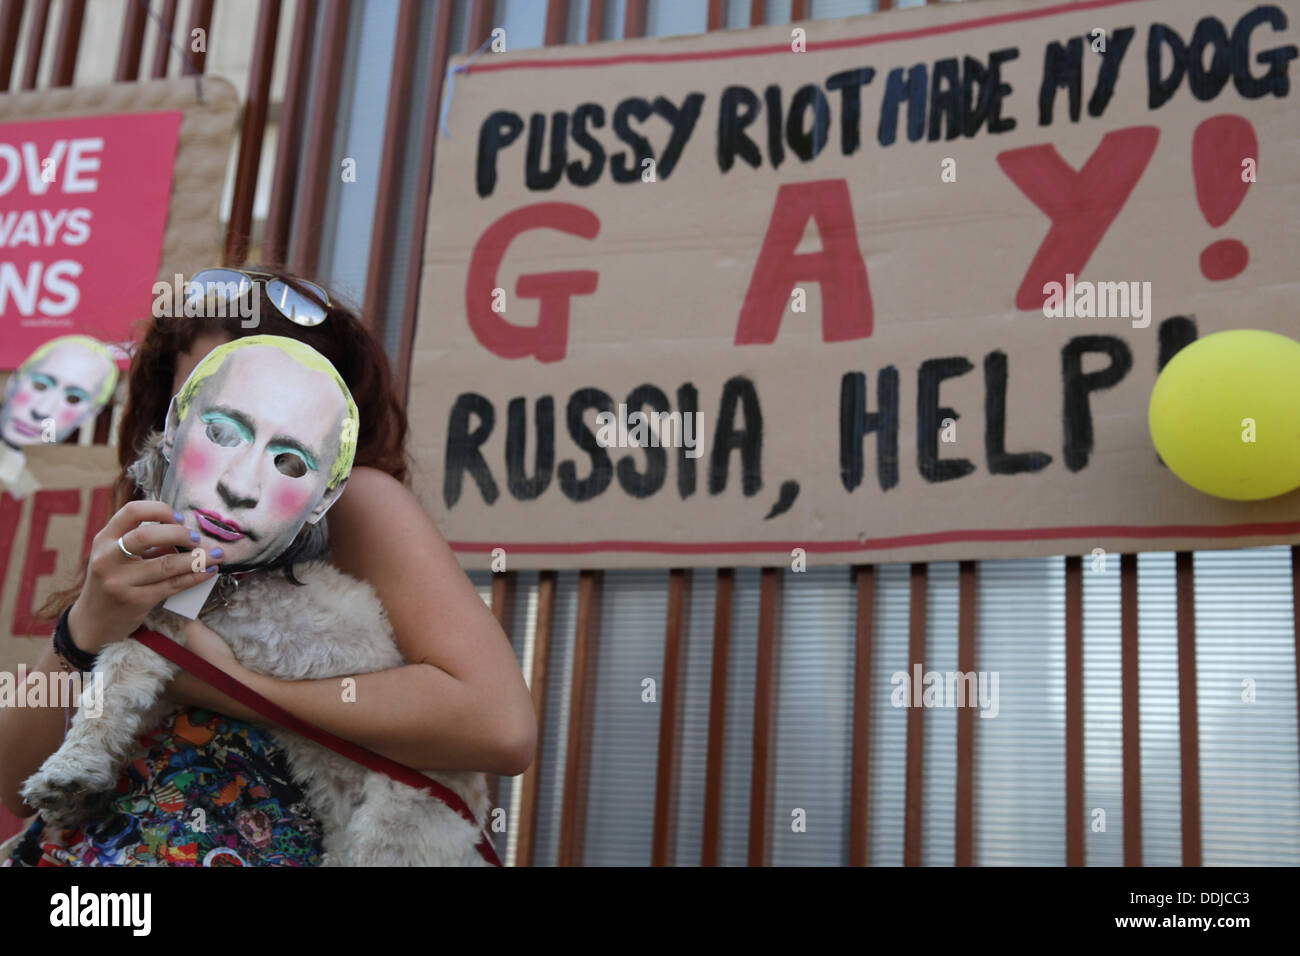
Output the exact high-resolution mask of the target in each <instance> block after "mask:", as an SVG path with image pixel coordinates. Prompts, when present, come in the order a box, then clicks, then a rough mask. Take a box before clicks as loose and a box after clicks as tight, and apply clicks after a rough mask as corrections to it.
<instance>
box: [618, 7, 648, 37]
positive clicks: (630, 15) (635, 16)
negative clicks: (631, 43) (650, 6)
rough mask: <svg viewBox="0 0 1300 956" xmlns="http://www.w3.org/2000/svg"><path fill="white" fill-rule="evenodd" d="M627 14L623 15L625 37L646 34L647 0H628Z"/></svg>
mask: <svg viewBox="0 0 1300 956" xmlns="http://www.w3.org/2000/svg"><path fill="white" fill-rule="evenodd" d="M625 9H626V11H627V12H626V15H625V16H624V17H623V37H624V39H627V40H631V39H634V38H636V37H643V36H645V15H646V2H645V0H627V7H626V8H625Z"/></svg>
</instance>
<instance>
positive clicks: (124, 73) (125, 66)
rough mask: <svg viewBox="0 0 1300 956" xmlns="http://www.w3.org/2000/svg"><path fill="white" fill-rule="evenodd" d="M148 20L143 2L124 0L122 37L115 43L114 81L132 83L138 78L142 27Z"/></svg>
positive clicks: (141, 51) (142, 39)
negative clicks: (124, 11)
mask: <svg viewBox="0 0 1300 956" xmlns="http://www.w3.org/2000/svg"><path fill="white" fill-rule="evenodd" d="M148 21H149V11H148V9H147V8H146V7H145V5H144V4H143V3H138V2H137V3H132V2H131V0H126V14H125V15H124V16H123V17H122V38H121V40H119V41H118V45H117V69H116V70H115V71H114V73H113V82H114V83H132V82H134V81H135V80H138V79H139V78H140V59H141V57H142V56H143V55H144V28H145V26H146V25H147V24H148Z"/></svg>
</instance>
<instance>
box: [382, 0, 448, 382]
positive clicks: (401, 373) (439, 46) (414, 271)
mask: <svg viewBox="0 0 1300 956" xmlns="http://www.w3.org/2000/svg"><path fill="white" fill-rule="evenodd" d="M450 45H451V0H446V2H443V3H439V4H438V19H437V22H436V23H435V25H434V33H433V63H432V64H431V65H430V67H429V86H428V88H427V89H426V90H425V92H424V118H423V120H422V124H423V125H422V127H421V128H422V129H423V130H424V137H423V139H422V140H421V143H420V174H419V177H418V179H419V183H418V185H417V187H416V190H415V197H414V199H415V220H414V223H413V225H412V227H411V255H410V258H409V259H408V260H407V263H406V288H405V295H404V297H403V301H402V332H401V339H400V341H399V343H398V347H397V368H396V369H395V372H396V379H397V381H396V383H395V388H396V390H397V396H398V399H399V401H401V402H402V404H403V405H405V404H406V393H407V389H408V385H409V382H410V374H411V348H412V346H413V344H414V342H415V320H416V313H417V311H418V310H419V306H420V273H421V271H422V267H423V265H424V239H425V231H426V227H427V225H428V218H429V193H430V191H431V190H432V186H433V159H434V155H435V153H436V152H437V146H438V114H439V111H440V110H441V104H442V84H443V80H444V79H445V78H446V75H447V54H448V50H449V49H450Z"/></svg>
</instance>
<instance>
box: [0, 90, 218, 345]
mask: <svg viewBox="0 0 1300 956" xmlns="http://www.w3.org/2000/svg"><path fill="white" fill-rule="evenodd" d="M238 107H239V103H238V96H237V94H236V92H235V89H234V87H233V86H231V85H230V84H229V83H228V82H226V81H225V80H222V79H220V78H217V77H205V78H204V79H203V99H202V102H200V101H199V99H198V92H197V90H196V88H195V84H194V81H193V80H192V79H190V78H185V79H178V80H163V81H157V82H152V83H129V84H119V85H114V86H107V87H99V88H66V89H53V90H42V91H39V92H37V91H28V92H20V93H8V94H5V95H3V96H0V249H2V250H3V256H2V257H0V368H4V369H13V368H15V367H17V365H18V363H19V362H21V361H22V360H23V358H24V357H26V356H27V355H29V354H30V353H31V352H32V351H34V350H35V349H36V348H38V347H39V346H40V345H41V344H42V343H44V342H45V341H47V340H48V339H50V338H53V337H55V336H59V335H64V334H68V333H84V334H88V335H93V336H95V337H96V338H99V339H101V340H102V341H105V342H115V343H125V342H127V341H128V340H129V339H130V338H131V332H132V328H131V327H132V324H133V323H134V322H136V321H138V320H140V319H144V318H148V316H149V314H150V308H151V304H152V303H153V301H154V298H155V297H154V292H153V287H154V282H155V280H156V279H158V278H159V277H162V278H165V279H167V280H169V281H170V280H171V279H172V278H173V275H174V274H175V273H187V274H188V273H189V272H191V271H193V270H194V269H196V268H198V267H200V266H202V265H205V264H207V263H209V262H211V261H213V260H214V259H215V258H216V257H217V253H218V250H219V249H220V241H221V236H220V229H219V223H218V220H217V204H218V203H219V202H220V199H221V187H222V184H223V183H224V181H225V172H226V162H227V159H228V153H229V143H230V137H231V134H232V132H233V130H234V124H235V116H236V113H237V110H238Z"/></svg>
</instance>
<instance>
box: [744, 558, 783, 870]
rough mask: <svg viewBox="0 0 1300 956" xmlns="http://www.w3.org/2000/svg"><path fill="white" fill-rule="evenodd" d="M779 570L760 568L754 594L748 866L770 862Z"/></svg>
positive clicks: (774, 768)
mask: <svg viewBox="0 0 1300 956" xmlns="http://www.w3.org/2000/svg"><path fill="white" fill-rule="evenodd" d="M782 579H783V576H782V573H781V569H780V568H764V569H763V570H762V573H761V575H760V578H759V591H758V657H757V661H756V663H755V671H756V673H755V675H754V737H753V760H752V762H751V764H750V766H751V767H752V771H751V773H750V778H749V865H750V866H767V865H768V863H769V862H771V861H770V842H771V840H770V837H771V829H772V791H773V782H774V781H773V778H774V777H775V775H776V699H777V684H778V676H779V675H778V669H779V667H780V660H781V653H780V641H781V585H782Z"/></svg>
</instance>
